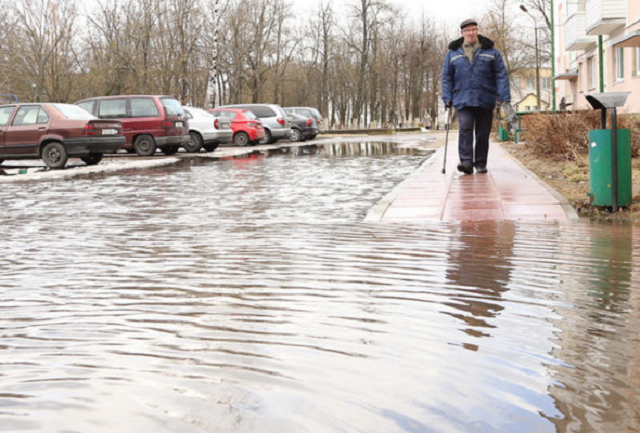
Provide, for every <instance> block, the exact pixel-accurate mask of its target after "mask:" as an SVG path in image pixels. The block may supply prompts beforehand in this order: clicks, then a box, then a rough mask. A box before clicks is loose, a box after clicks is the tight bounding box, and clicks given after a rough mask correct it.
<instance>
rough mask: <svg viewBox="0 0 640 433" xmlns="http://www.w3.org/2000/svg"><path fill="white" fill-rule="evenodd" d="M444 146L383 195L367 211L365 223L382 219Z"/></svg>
mask: <svg viewBox="0 0 640 433" xmlns="http://www.w3.org/2000/svg"><path fill="white" fill-rule="evenodd" d="M442 149H443V148H442V147H441V148H438V149H436V150H435V151H434V152H433V153H432V154H431V155H430V156H429V157H428V158H427V159H426V160H425V161H424V162H423V163H422V164H420V167H418V168H417V169H416V170H415V171H414V172H413V173H411V174H410V175H409V176H407V177H406V178H405V179H404V180H403V181H402V182H400V183H399V184H398V185H396V186H395V187H394V188H393V189H392V190H391V191H390V192H389V193H387V195H385V196H384V197H382V198H381V199H380V200H379V201H378V202H377V203H376V204H374V205H373V207H372V208H371V209H369V211H368V212H367V215H366V216H365V217H364V220H363V222H365V223H377V222H380V221H382V217H383V216H384V214H385V212H386V211H387V209H388V208H389V206H391V203H393V201H394V200H395V199H396V198H397V197H398V195H400V193H401V192H402V191H403V190H404V188H405V186H406V185H407V184H409V183H411V182H413V180H414V178H416V177H417V176H419V175H420V173H422V172H423V171H424V170H426V168H427V167H428V166H430V165H431V164H433V162H434V161H435V160H436V157H437V156H438V154H440V153H441V152H442Z"/></svg>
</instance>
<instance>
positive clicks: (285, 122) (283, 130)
mask: <svg viewBox="0 0 640 433" xmlns="http://www.w3.org/2000/svg"><path fill="white" fill-rule="evenodd" d="M220 108H240V109H245V110H249V111H251V112H252V113H253V114H254V115H255V116H256V117H257V118H258V119H260V121H261V122H262V126H263V127H264V138H263V139H262V140H260V143H261V144H271V143H275V142H276V141H278V140H280V139H282V138H289V137H290V136H291V120H289V119H288V118H287V115H286V113H285V112H284V110H283V109H282V107H281V106H279V105H277V104H238V105H225V106H222V107H220Z"/></svg>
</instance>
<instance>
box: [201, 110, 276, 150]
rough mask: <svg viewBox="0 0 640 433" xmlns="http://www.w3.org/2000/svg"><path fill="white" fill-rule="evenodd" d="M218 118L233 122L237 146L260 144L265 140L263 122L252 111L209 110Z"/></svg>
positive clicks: (232, 126)
mask: <svg viewBox="0 0 640 433" xmlns="http://www.w3.org/2000/svg"><path fill="white" fill-rule="evenodd" d="M209 113H212V114H213V115H214V116H216V117H220V118H223V119H228V120H230V121H231V130H232V131H233V143H234V144H235V145H236V146H246V145H248V144H250V145H252V146H253V145H254V144H258V142H259V141H260V140H262V139H263V138H264V135H265V132H264V127H263V126H262V122H261V121H260V119H258V118H257V117H256V116H255V115H254V114H253V113H252V112H251V111H249V110H244V109H238V108H214V109H213V110H209Z"/></svg>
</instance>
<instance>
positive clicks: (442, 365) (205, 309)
mask: <svg viewBox="0 0 640 433" xmlns="http://www.w3.org/2000/svg"><path fill="white" fill-rule="evenodd" d="M427 157H428V155H427V154H424V153H419V152H414V151H410V150H398V149H396V148H395V146H392V145H389V144H385V143H375V144H373V143H371V144H360V145H358V144H351V145H339V144H334V145H325V146H309V147H302V148H291V149H288V150H283V151H275V152H273V154H270V155H266V154H264V153H255V154H252V155H250V156H247V157H242V158H228V159H223V160H219V161H211V160H198V159H193V160H186V161H183V162H181V163H180V164H179V165H177V166H172V167H163V168H158V169H150V170H146V171H144V172H141V171H130V172H124V173H119V174H110V175H92V176H87V177H85V178H79V179H72V180H63V181H42V182H25V183H21V182H16V183H11V184H6V185H3V186H2V189H1V190H0V203H2V213H1V215H2V219H1V220H2V225H1V226H0V230H1V233H2V244H1V245H2V262H1V263H0V335H1V336H2V338H1V339H0V431H10V432H47V433H49V432H136V433H138V432H181V433H184V432H243V433H244V432H247V433H249V432H274V433H275V432H278V433H282V432H313V433H316V432H363V433H372V432H385V433H386V432H412V433H413V432H447V433H448V432H464V433H468V432H554V431H559V432H593V431H595V432H623V431H624V432H633V431H640V392H639V391H638V390H639V389H640V334H639V331H640V228H638V227H634V226H631V225H626V226H625V225H623V226H611V225H604V224H591V223H586V222H579V223H573V224H557V223H547V224H524V223H517V222H510V223H503V222H499V223H495V222H491V223H437V224H436V223H433V224H425V225H419V226H415V225H412V226H406V225H382V224H379V225H378V224H365V223H363V222H362V220H363V218H364V217H365V215H366V214H367V211H368V210H369V209H370V208H371V207H372V206H373V205H374V204H375V203H376V202H377V201H378V200H380V199H381V198H382V197H383V196H384V195H385V194H387V193H388V192H389V191H391V190H392V189H393V188H394V187H395V186H396V185H397V184H398V183H400V182H401V181H402V180H404V179H405V178H406V177H407V176H408V175H409V174H410V173H412V172H413V171H414V170H415V169H416V168H418V167H419V165H420V164H421V163H422V162H423V161H424V160H425V159H426V158H427Z"/></svg>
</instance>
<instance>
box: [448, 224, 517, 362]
mask: <svg viewBox="0 0 640 433" xmlns="http://www.w3.org/2000/svg"><path fill="white" fill-rule="evenodd" d="M459 233H460V243H459V244H457V245H456V244H454V245H451V247H450V248H449V258H450V262H449V263H450V268H449V269H447V277H448V280H449V282H450V283H451V284H452V285H454V286H457V287H458V293H456V294H455V295H453V296H452V297H451V301H450V302H446V303H445V304H446V305H449V306H451V307H453V308H455V309H456V310H458V311H459V312H454V311H447V312H445V313H446V314H450V315H452V316H453V317H456V318H458V319H460V320H462V321H463V322H464V323H465V324H466V325H467V326H468V327H467V328H465V329H464V332H466V333H467V334H469V335H470V336H472V337H475V338H479V337H487V336H490V334H489V333H488V331H489V329H490V328H494V327H495V325H493V324H492V323H491V318H494V317H495V316H496V315H497V314H499V313H500V311H502V310H503V308H504V307H503V305H502V294H503V292H505V291H506V290H508V283H509V273H510V269H511V263H510V259H511V256H512V247H513V237H514V234H515V229H514V226H513V225H512V224H510V223H505V224H486V223H470V222H462V223H461V224H460V227H459ZM477 341H478V340H474V343H465V344H464V347H465V348H467V349H469V350H478V343H477Z"/></svg>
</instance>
